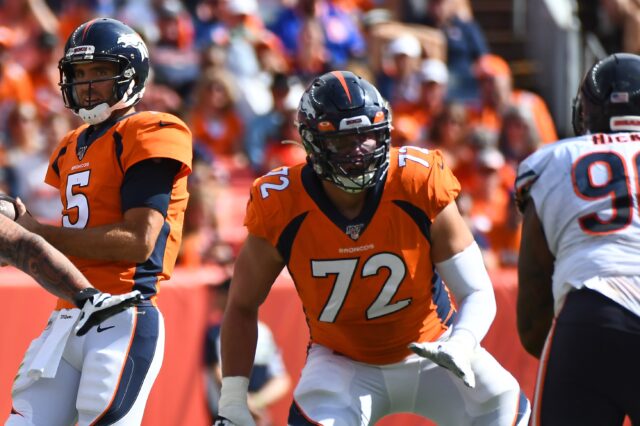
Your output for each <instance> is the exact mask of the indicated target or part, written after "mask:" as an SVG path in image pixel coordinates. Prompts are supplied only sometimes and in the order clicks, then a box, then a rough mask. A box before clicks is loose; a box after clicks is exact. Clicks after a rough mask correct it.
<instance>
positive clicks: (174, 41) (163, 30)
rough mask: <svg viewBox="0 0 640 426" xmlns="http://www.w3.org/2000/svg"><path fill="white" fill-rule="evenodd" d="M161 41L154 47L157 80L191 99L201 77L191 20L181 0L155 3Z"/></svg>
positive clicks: (152, 48)
mask: <svg viewBox="0 0 640 426" xmlns="http://www.w3.org/2000/svg"><path fill="white" fill-rule="evenodd" d="M153 5H154V13H155V16H156V22H155V25H156V28H157V31H158V39H157V40H156V41H155V42H154V43H152V44H151V46H149V47H150V51H151V52H150V54H151V56H152V57H153V70H154V81H155V82H156V83H157V84H161V85H166V86H169V87H170V88H171V89H173V90H174V91H176V92H177V93H178V94H179V95H180V97H182V98H183V99H187V101H188V100H189V99H190V96H191V91H192V90H193V87H194V85H195V84H196V81H197V80H198V77H199V74H200V68H199V61H200V57H199V55H198V52H197V51H196V50H195V48H194V40H195V33H194V28H193V24H192V22H191V17H190V16H189V14H188V12H187V11H186V10H185V8H184V6H182V3H181V2H180V1H178V0H161V1H156V2H153Z"/></svg>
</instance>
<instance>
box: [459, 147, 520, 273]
mask: <svg viewBox="0 0 640 426" xmlns="http://www.w3.org/2000/svg"><path fill="white" fill-rule="evenodd" d="M504 167H508V166H507V165H506V163H505V160H504V156H503V155H502V153H501V152H500V151H499V150H498V149H497V148H495V147H486V148H483V149H481V150H480V151H479V152H478V155H477V157H476V167H475V175H476V178H475V179H474V181H473V183H474V184H473V186H472V187H470V188H467V190H468V192H469V193H470V195H471V198H472V199H473V206H472V208H471V211H470V217H471V221H472V223H473V224H474V227H475V228H476V229H477V230H479V231H480V232H482V233H483V234H484V235H485V236H486V237H488V247H489V248H490V249H491V251H492V252H494V253H495V247H494V244H493V242H492V239H491V236H492V233H495V229H496V227H499V226H502V225H503V224H504V223H505V221H506V218H507V210H508V204H509V202H511V201H512V199H511V198H510V197H509V192H508V190H507V189H506V188H505V186H504V185H503V181H502V176H501V171H502V169H503V168H504ZM498 266H499V263H498V259H497V258H495V262H494V263H492V264H489V263H488V262H487V268H488V269H495V268H497V267H498Z"/></svg>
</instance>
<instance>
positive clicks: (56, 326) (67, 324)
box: [27, 309, 80, 380]
mask: <svg viewBox="0 0 640 426" xmlns="http://www.w3.org/2000/svg"><path fill="white" fill-rule="evenodd" d="M79 316H80V310H79V309H62V310H60V312H59V313H58V315H57V316H56V318H55V319H54V320H53V324H51V331H50V332H49V335H48V336H47V338H46V340H45V341H44V342H43V344H42V346H41V347H40V350H39V351H38V353H37V354H36V355H35V357H34V358H33V361H32V362H31V365H30V366H29V370H28V372H27V375H28V376H29V377H30V378H32V379H34V380H38V379H40V378H41V377H44V378H48V379H50V378H53V377H55V376H56V372H57V371H58V365H59V364H60V360H61V359H62V354H63V352H64V347H65V346H66V345H67V338H68V337H69V334H70V333H71V330H73V326H74V325H75V324H76V322H77V320H78V317H79Z"/></svg>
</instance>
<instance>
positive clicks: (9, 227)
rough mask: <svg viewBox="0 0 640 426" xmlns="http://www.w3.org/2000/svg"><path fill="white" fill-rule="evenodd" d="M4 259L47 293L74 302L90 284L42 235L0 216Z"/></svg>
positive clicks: (1, 249)
mask: <svg viewBox="0 0 640 426" xmlns="http://www.w3.org/2000/svg"><path fill="white" fill-rule="evenodd" d="M0 229H1V230H2V231H0V259H2V260H3V261H5V262H7V263H9V264H11V265H13V266H15V267H17V268H19V269H20V270H22V271H24V272H26V273H27V274H29V275H31V276H32V277H34V278H35V279H36V281H38V283H39V284H40V285H42V287H44V288H45V290H47V291H49V292H50V293H52V294H54V295H56V296H58V297H62V298H65V299H67V300H69V301H73V296H74V295H75V294H76V293H77V292H79V291H80V290H83V289H85V288H90V287H91V284H89V281H87V279H86V278H85V277H84V275H82V273H80V271H78V269H76V267H75V266H73V264H72V263H71V262H70V261H69V260H68V259H67V258H66V257H65V256H64V255H63V254H62V253H60V252H59V251H58V250H56V249H55V248H53V247H52V246H51V245H49V244H47V242H46V241H45V240H44V239H43V238H42V237H40V236H38V235H36V234H34V233H32V232H29V231H27V230H26V229H24V228H22V227H21V226H20V225H18V224H16V223H14V222H13V221H12V220H10V219H8V218H6V217H4V216H2V215H0Z"/></svg>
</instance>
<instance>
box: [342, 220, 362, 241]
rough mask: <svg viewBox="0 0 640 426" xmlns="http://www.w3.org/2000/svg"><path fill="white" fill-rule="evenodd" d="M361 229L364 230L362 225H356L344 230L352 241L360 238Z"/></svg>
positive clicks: (348, 226)
mask: <svg viewBox="0 0 640 426" xmlns="http://www.w3.org/2000/svg"><path fill="white" fill-rule="evenodd" d="M362 228H364V224H362V223H358V224H356V225H347V228H346V230H345V232H346V234H347V235H348V236H349V237H351V239H352V240H354V241H355V240H357V239H358V238H360V232H362Z"/></svg>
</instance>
